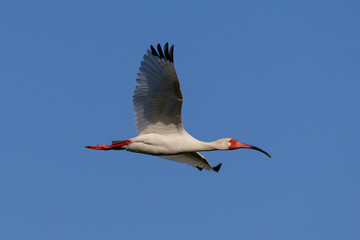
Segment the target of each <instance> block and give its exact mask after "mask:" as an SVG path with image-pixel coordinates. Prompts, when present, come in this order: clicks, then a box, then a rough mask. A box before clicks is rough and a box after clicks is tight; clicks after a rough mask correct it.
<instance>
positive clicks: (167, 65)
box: [133, 43, 183, 135]
mask: <svg viewBox="0 0 360 240" xmlns="http://www.w3.org/2000/svg"><path fill="white" fill-rule="evenodd" d="M157 49H158V52H159V53H158V52H156V50H155V49H154V47H153V46H151V51H150V50H147V52H146V54H145V55H144V59H143V61H142V62H141V66H140V69H139V73H138V74H137V79H136V82H137V86H136V89H135V92H134V97H133V103H134V111H135V124H136V130H137V132H138V133H139V135H142V134H146V133H159V134H163V135H168V134H179V133H180V132H181V131H183V126H182V122H181V105H182V101H183V98H182V94H181V90H180V85H179V79H178V77H177V75H176V71H175V67H174V60H173V50H174V46H172V47H171V48H170V52H169V49H168V44H167V43H166V44H165V46H164V53H163V52H162V49H161V46H160V44H158V45H157Z"/></svg>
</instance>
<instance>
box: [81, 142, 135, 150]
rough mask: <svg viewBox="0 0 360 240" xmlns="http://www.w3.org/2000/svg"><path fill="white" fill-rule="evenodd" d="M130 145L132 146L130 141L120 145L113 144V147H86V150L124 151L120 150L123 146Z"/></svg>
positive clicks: (100, 145) (99, 145) (102, 145)
mask: <svg viewBox="0 0 360 240" xmlns="http://www.w3.org/2000/svg"><path fill="white" fill-rule="evenodd" d="M128 144H130V141H126V142H122V143H119V144H113V145H106V144H98V145H96V146H94V145H89V146H85V147H86V148H91V149H94V150H110V149H114V150H121V149H122V148H120V147H121V146H124V145H128Z"/></svg>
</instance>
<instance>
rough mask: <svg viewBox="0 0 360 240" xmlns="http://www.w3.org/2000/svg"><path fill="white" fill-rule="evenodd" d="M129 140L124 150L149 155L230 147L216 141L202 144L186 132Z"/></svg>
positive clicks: (145, 136) (149, 135) (143, 136)
mask: <svg viewBox="0 0 360 240" xmlns="http://www.w3.org/2000/svg"><path fill="white" fill-rule="evenodd" d="M129 140H130V142H131V143H132V144H129V145H125V146H124V149H125V150H127V151H130V152H138V153H145V154H151V155H168V154H178V153H187V152H201V151H213V150H227V149H228V148H229V146H230V143H228V144H222V143H221V142H217V141H215V142H202V141H199V140H197V139H195V138H193V137H192V136H191V135H190V134H188V133H187V132H184V133H183V134H181V135H169V136H166V135H161V134H154V133H149V134H145V135H140V136H137V137H135V138H131V139H129ZM229 141H230V138H228V139H226V141H225V143H226V142H229ZM227 145H228V146H227Z"/></svg>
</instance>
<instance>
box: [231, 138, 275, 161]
mask: <svg viewBox="0 0 360 240" xmlns="http://www.w3.org/2000/svg"><path fill="white" fill-rule="evenodd" d="M233 141H234V143H233ZM230 143H231V146H230V147H229V149H230V150H232V149H238V148H247V149H254V150H257V151H259V152H262V153H264V154H265V155H266V156H268V157H269V158H271V156H270V154H268V153H267V152H265V151H264V150H262V149H261V148H258V147H255V146H252V145H249V144H246V143H241V142H239V141H237V140H235V139H231V140H230Z"/></svg>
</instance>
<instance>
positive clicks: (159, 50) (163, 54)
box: [150, 43, 174, 63]
mask: <svg viewBox="0 0 360 240" xmlns="http://www.w3.org/2000/svg"><path fill="white" fill-rule="evenodd" d="M156 49H157V51H156ZM156 49H155V48H154V47H153V45H150V50H151V54H152V55H154V56H156V57H159V58H165V59H166V60H169V61H170V62H172V63H173V62H174V45H172V46H171V48H170V51H169V43H165V45H164V51H163V50H162V48H161V45H160V43H159V44H158V45H157V46H156Z"/></svg>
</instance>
